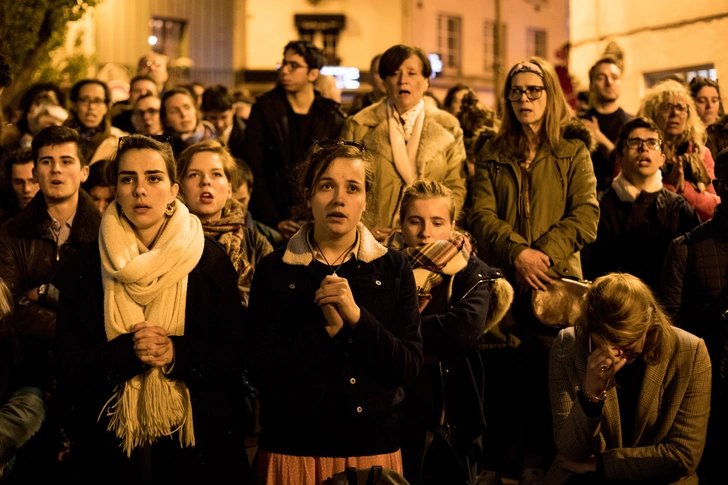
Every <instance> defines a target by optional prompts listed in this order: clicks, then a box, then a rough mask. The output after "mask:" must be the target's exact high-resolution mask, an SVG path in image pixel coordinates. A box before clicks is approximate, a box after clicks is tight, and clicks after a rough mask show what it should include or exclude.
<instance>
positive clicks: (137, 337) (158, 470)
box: [55, 135, 252, 484]
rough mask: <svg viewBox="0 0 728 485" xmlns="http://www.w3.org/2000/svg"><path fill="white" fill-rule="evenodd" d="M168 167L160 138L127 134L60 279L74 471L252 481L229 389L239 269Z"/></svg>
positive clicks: (61, 355) (60, 335)
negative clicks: (98, 208) (98, 212)
mask: <svg viewBox="0 0 728 485" xmlns="http://www.w3.org/2000/svg"><path fill="white" fill-rule="evenodd" d="M175 169H176V165H175V161H174V156H173V154H172V149H171V147H170V146H169V144H167V143H161V142H158V141H156V140H154V139H152V138H149V137H146V136H142V135H132V136H129V137H126V138H122V140H121V143H120V146H119V149H118V151H117V153H116V156H115V158H113V159H112V160H111V162H110V163H109V166H108V176H109V181H110V182H111V183H112V185H114V187H115V193H116V202H115V203H112V204H111V205H109V207H108V208H107V209H106V211H105V212H104V217H103V219H102V221H101V228H100V232H99V240H98V244H92V245H90V246H89V247H88V248H86V249H84V250H82V251H79V253H77V255H76V256H75V257H74V258H73V259H71V260H70V261H69V262H68V263H67V264H66V265H65V266H64V268H63V271H62V273H61V274H60V275H59V277H58V281H57V282H56V286H57V287H58V288H59V290H60V292H61V297H60V300H59V309H58V322H57V328H56V331H57V333H56V340H57V349H56V354H55V355H56V363H57V366H58V369H57V370H58V372H57V374H58V386H59V392H62V393H63V395H64V396H65V397H66V399H67V401H68V402H67V403H68V406H69V408H70V409H71V411H70V415H69V418H68V420H67V423H66V426H65V429H66V431H67V433H68V436H69V438H70V440H71V442H72V443H73V444H72V446H71V451H70V454H69V457H68V461H69V470H70V473H71V476H72V477H73V479H72V480H71V481H72V482H74V483H114V484H128V483H143V484H152V483H189V484H192V483H206V482H211V483H227V482H229V480H230V477H233V476H234V477H237V478H238V479H239V480H240V481H241V482H242V483H251V482H252V477H251V476H250V469H249V467H248V462H247V460H246V459H245V447H244V441H243V436H242V434H241V429H240V428H241V424H242V423H241V420H240V419H241V414H240V411H239V406H240V403H238V402H237V401H235V400H234V399H233V396H234V395H235V390H236V389H237V388H238V387H237V386H238V383H239V382H240V381H241V376H242V373H243V360H244V358H245V352H244V339H243V332H244V314H243V308H242V305H241V303H240V294H239V293H238V287H237V284H236V281H237V275H236V273H235V271H234V269H233V266H232V265H231V264H230V260H229V259H228V256H227V254H225V252H224V251H223V249H222V248H221V247H220V246H219V245H218V244H217V243H215V242H213V241H212V240H210V239H206V238H205V236H204V231H203V227H202V224H201V223H200V220H199V219H198V218H197V217H196V216H193V215H191V214H190V212H189V211H188V210H187V207H185V205H184V204H182V203H181V202H180V201H179V200H177V199H176V196H177V191H178V185H177V178H176V171H175ZM241 457H242V458H241Z"/></svg>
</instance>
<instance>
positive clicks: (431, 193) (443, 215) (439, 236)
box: [397, 180, 513, 484]
mask: <svg viewBox="0 0 728 485" xmlns="http://www.w3.org/2000/svg"><path fill="white" fill-rule="evenodd" d="M455 204H456V203H455V200H454V197H453V194H452V191H451V190H450V189H448V188H447V187H445V186H444V185H443V184H440V183H438V182H433V181H431V180H418V181H416V182H415V183H414V184H412V185H411V186H410V187H408V188H407V189H405V191H404V195H403V197H402V207H401V209H400V217H401V220H402V233H401V234H397V236H400V237H402V238H403V239H404V244H405V247H404V249H403V252H404V254H405V255H406V256H407V259H408V260H409V262H410V264H411V265H412V268H413V271H414V275H415V281H416V283H417V293H418V299H419V303H420V316H421V319H422V323H421V331H422V351H423V353H424V356H425V357H424V358H425V365H424V368H423V371H422V372H420V374H419V375H418V376H417V378H416V379H415V381H414V382H413V383H412V384H410V385H409V386H408V387H407V388H406V392H407V399H405V402H404V407H403V409H402V439H403V446H402V454H403V460H404V463H405V478H407V480H409V481H410V483H413V484H416V483H417V484H418V483H431V480H434V479H436V480H441V481H442V480H444V482H442V483H461V482H462V483H464V481H467V483H474V480H475V473H474V472H475V464H476V463H477V459H478V457H479V455H480V451H481V450H482V435H483V433H484V431H485V420H484V417H483V397H484V389H483V387H484V379H483V374H484V372H483V364H482V361H481V359H480V354H479V352H478V346H477V344H478V342H479V340H480V337H481V336H482V335H483V333H484V331H486V330H487V329H489V328H491V327H492V326H493V325H495V324H497V323H498V321H499V320H500V319H501V318H502V317H503V315H504V314H505V313H506V311H507V310H508V306H509V305H510V303H511V300H512V298H513V288H511V286H510V284H509V283H508V282H507V281H506V280H505V278H502V274H501V273H500V272H499V271H497V270H495V269H493V268H490V267H489V266H488V265H486V264H485V263H484V262H482V261H481V260H480V259H478V258H477V257H476V256H475V254H474V253H473V252H472V246H471V243H470V236H469V235H468V234H465V233H462V232H460V231H458V230H457V228H456V221H457V216H458V214H457V210H456V205H455ZM443 413H444V416H443ZM438 427H439V428H440V429H444V428H446V427H449V429H450V430H451V432H452V438H453V443H454V444H453V449H454V452H455V453H456V455H457V456H458V458H459V459H460V461H461V463H462V467H458V466H455V465H454V462H451V464H450V466H447V465H445V464H444V463H446V462H443V461H441V460H438V458H442V456H443V455H442V454H441V451H442V450H438V454H436V455H435V454H427V453H426V452H425V443H426V435H427V432H428V431H434V430H435V429H436V428H438ZM439 445H441V443H438V444H437V446H439ZM437 446H436V447H437ZM423 460H424V461H423ZM423 464H424V466H423ZM450 481H451V482H450Z"/></svg>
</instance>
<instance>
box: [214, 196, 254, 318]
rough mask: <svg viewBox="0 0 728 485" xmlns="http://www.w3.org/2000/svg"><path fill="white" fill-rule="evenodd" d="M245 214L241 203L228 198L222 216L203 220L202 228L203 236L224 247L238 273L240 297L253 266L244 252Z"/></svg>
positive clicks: (246, 289) (248, 284)
mask: <svg viewBox="0 0 728 485" xmlns="http://www.w3.org/2000/svg"><path fill="white" fill-rule="evenodd" d="M245 216H246V214H245V212H243V205H242V204H241V203H240V202H238V201H237V200H235V199H229V200H228V201H227V202H226V203H225V207H224V208H223V210H222V217H220V219H218V220H216V221H208V222H203V223H202V229H203V230H204V231H205V236H207V237H211V238H213V239H214V240H216V241H217V242H219V243H220V244H221V245H222V247H223V248H225V252H226V253H227V255H228V257H229V258H230V261H232V263H233V266H234V267H235V271H236V272H237V274H238V288H239V289H240V293H241V297H243V296H245V297H246V298H247V295H248V293H249V291H250V283H251V281H250V280H251V279H252V278H251V275H252V271H253V267H252V266H251V265H250V262H249V261H248V258H247V255H245V254H244V252H245V249H244V246H243V240H244V238H245V228H246V225H245ZM247 304H248V302H247V299H246V300H244V301H243V305H244V306H247Z"/></svg>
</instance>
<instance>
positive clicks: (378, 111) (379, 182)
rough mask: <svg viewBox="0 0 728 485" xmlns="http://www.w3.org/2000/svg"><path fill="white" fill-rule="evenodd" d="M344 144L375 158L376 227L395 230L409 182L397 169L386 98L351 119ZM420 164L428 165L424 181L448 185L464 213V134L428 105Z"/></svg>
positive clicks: (445, 114)
mask: <svg viewBox="0 0 728 485" xmlns="http://www.w3.org/2000/svg"><path fill="white" fill-rule="evenodd" d="M341 138H342V139H344V140H352V141H356V142H359V143H363V144H364V145H365V146H366V147H367V150H368V151H369V153H371V154H372V158H373V159H374V167H375V173H376V175H375V182H374V193H375V194H376V195H377V204H376V205H377V207H376V210H375V211H370V212H372V214H373V215H374V217H373V223H372V225H373V226H381V227H392V225H393V222H394V220H395V219H396V218H395V213H396V212H398V211H399V204H400V202H401V201H402V194H403V192H404V189H405V182H404V179H402V176H401V175H400V174H399V172H397V168H396V167H395V165H394V153H393V152H392V145H391V144H390V142H389V121H388V114H387V100H386V98H384V99H382V100H380V101H379V102H377V103H375V104H373V105H372V106H369V107H368V108H365V109H363V110H361V111H360V112H358V113H357V114H356V115H354V116H352V117H350V118H347V120H346V125H345V126H344V131H343V132H342V133H341ZM417 163H418V164H422V165H424V172H423V173H424V178H426V179H430V180H434V181H436V182H440V183H443V184H445V185H446V186H447V187H448V188H449V189H450V190H452V192H453V197H454V198H455V205H456V206H457V209H458V210H460V209H461V208H462V206H463V202H464V201H465V145H463V130H462V129H461V128H460V123H459V122H458V120H457V118H455V117H454V116H453V115H451V114H450V113H448V112H447V111H443V110H441V109H437V108H433V107H431V106H429V105H428V104H427V103H425V120H424V123H423V125H422V136H421V137H420V146H419V149H418V150H417Z"/></svg>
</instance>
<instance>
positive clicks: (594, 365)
mask: <svg viewBox="0 0 728 485" xmlns="http://www.w3.org/2000/svg"><path fill="white" fill-rule="evenodd" d="M622 354H623V352H622V351H621V350H619V349H616V348H613V349H612V352H611V354H607V353H605V352H604V351H603V350H602V349H596V350H594V351H593V352H592V353H591V355H590V356H589V358H588V359H587V361H586V380H585V381H584V388H585V389H586V392H588V393H589V394H591V395H592V396H598V395H600V394H601V393H602V392H603V391H604V390H606V389H607V386H608V385H609V380H610V379H612V378H613V377H614V374H615V373H616V372H617V371H619V369H621V368H622V367H623V366H624V364H626V363H627V359H626V358H625V357H623V355H622Z"/></svg>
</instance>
